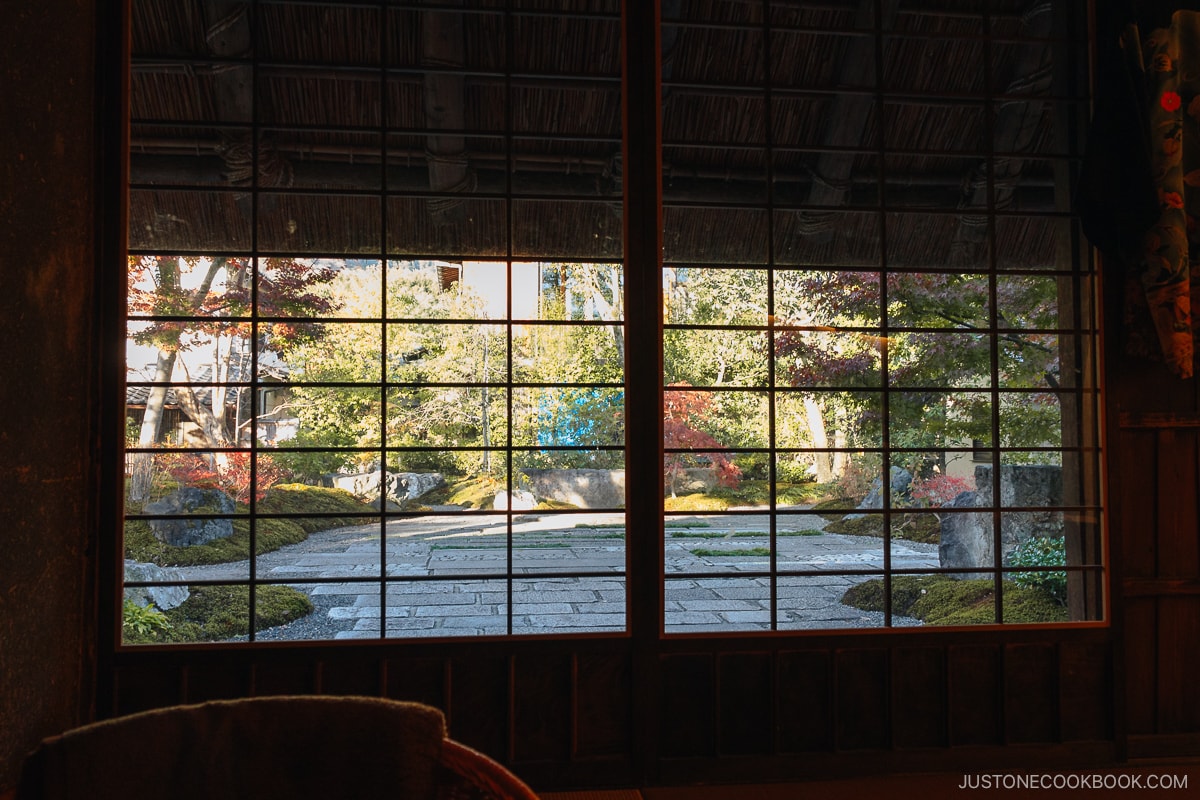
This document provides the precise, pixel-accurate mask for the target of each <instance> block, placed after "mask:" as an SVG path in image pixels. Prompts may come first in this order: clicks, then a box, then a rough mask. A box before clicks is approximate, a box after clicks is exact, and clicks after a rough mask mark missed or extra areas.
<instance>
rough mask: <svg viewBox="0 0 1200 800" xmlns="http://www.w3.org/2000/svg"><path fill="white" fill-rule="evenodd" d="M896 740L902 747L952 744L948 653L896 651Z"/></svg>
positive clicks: (939, 650)
mask: <svg viewBox="0 0 1200 800" xmlns="http://www.w3.org/2000/svg"><path fill="white" fill-rule="evenodd" d="M891 679H892V740H893V742H894V744H895V746H896V747H898V748H909V747H944V746H946V744H948V735H949V734H948V722H947V706H946V702H947V700H946V691H947V680H946V650H945V648H941V647H899V648H897V649H895V650H893V651H892V675H891Z"/></svg>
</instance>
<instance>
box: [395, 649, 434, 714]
mask: <svg viewBox="0 0 1200 800" xmlns="http://www.w3.org/2000/svg"><path fill="white" fill-rule="evenodd" d="M385 668H386V671H387V675H386V678H385V689H384V696H385V697H390V698H392V699H393V700H409V701H411V702H414V703H424V704H426V705H430V706H434V707H436V708H441V709H445V708H446V685H447V684H448V683H449V680H450V662H449V661H448V660H447V659H444V658H394V659H391V660H389V661H387V662H386V664H385Z"/></svg>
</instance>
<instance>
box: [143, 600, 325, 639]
mask: <svg viewBox="0 0 1200 800" xmlns="http://www.w3.org/2000/svg"><path fill="white" fill-rule="evenodd" d="M255 601H256V603H255V606H256V609H255V619H254V625H255V629H256V630H259V631H261V630H265V629H267V628H273V627H276V626H277V625H284V624H287V623H289V622H293V621H295V620H297V619H300V618H301V617H304V616H307V615H308V614H311V613H312V610H313V605H312V601H310V600H309V599H308V595H306V594H305V593H304V592H301V591H297V590H296V589H293V588H291V587H290V586H259V587H258V588H257V589H256V590H255ZM162 613H163V616H165V617H166V620H167V622H168V623H169V627H167V628H163V629H161V630H158V631H156V632H153V633H150V634H145V633H139V632H137V631H134V630H131V629H130V628H129V627H128V626H126V628H125V630H124V633H123V637H122V638H123V641H124V642H125V644H174V643H185V642H212V641H220V640H225V639H232V638H234V637H236V636H246V635H248V634H249V633H250V592H249V590H248V589H246V587H244V586H193V587H191V594H190V596H189V597H188V599H187V600H185V601H184V602H183V603H181V604H180V605H179V606H177V607H175V608H172V609H169V610H167V611H164V612H162Z"/></svg>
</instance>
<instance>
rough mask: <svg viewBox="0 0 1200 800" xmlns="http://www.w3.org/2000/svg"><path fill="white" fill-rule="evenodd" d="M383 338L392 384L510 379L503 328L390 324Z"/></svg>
mask: <svg viewBox="0 0 1200 800" xmlns="http://www.w3.org/2000/svg"><path fill="white" fill-rule="evenodd" d="M460 299H461V296H460ZM387 333H388V380H390V381H395V382H397V383H423V382H429V383H435V382H436V383H493V382H499V381H503V380H505V379H506V378H507V376H508V337H507V336H506V335H505V329H504V328H503V327H502V326H499V325H476V324H470V323H467V324H445V325H422V324H418V323H392V324H389V325H388V327H387Z"/></svg>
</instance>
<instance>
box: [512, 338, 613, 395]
mask: <svg viewBox="0 0 1200 800" xmlns="http://www.w3.org/2000/svg"><path fill="white" fill-rule="evenodd" d="M512 331H513V348H514V352H513V367H514V370H513V378H514V380H516V381H520V382H529V383H619V382H620V381H621V380H622V379H623V377H624V367H625V365H624V363H623V356H624V348H625V331H624V328H623V327H621V326H618V325H520V326H513V329H512Z"/></svg>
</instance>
